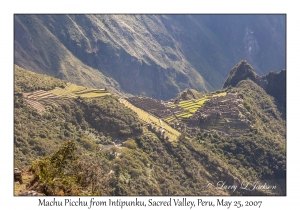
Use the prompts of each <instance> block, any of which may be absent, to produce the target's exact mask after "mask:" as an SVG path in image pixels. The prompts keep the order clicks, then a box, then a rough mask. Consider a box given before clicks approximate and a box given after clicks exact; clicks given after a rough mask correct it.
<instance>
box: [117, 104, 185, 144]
mask: <svg viewBox="0 0 300 210" xmlns="http://www.w3.org/2000/svg"><path fill="white" fill-rule="evenodd" d="M120 102H121V103H123V104H124V105H125V106H126V107H128V108H130V109H131V110H133V111H134V112H136V113H137V115H138V117H139V118H140V119H141V120H142V121H143V122H145V123H147V124H154V125H155V126H156V127H158V128H164V129H165V131H166V132H165V135H166V136H168V137H169V140H170V141H176V140H177V138H178V137H179V136H180V132H178V131H177V130H175V129H174V128H172V127H170V126H169V125H168V124H166V123H164V122H163V121H162V120H160V119H158V118H157V117H155V116H153V115H151V114H149V113H147V112H146V111H144V110H142V109H140V108H137V107H136V106H134V105H132V104H131V103H129V102H128V101H127V100H125V99H120Z"/></svg>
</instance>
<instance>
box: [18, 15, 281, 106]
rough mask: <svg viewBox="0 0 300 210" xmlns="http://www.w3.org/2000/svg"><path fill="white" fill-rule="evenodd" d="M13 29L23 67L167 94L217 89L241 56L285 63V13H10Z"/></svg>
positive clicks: (273, 65) (272, 64)
mask: <svg viewBox="0 0 300 210" xmlns="http://www.w3.org/2000/svg"><path fill="white" fill-rule="evenodd" d="M14 32H15V37H14V45H15V56H14V58H15V59H14V60H15V62H16V64H18V65H19V66H21V67H24V68H27V69H32V70H34V71H36V72H39V73H46V74H48V75H51V76H54V77H59V78H62V79H66V80H67V81H69V82H72V83H75V84H78V85H83V86H86V87H96V88H103V87H105V86H106V87H109V88H110V89H111V90H113V91H115V92H120V91H125V92H127V93H131V94H134V95H146V96H149V97H153V98H160V99H165V100H167V99H171V98H174V97H176V95H178V93H179V92H181V91H183V90H185V89H186V88H192V89H195V90H198V91H202V92H207V91H212V90H216V89H219V88H221V86H222V84H223V81H224V80H225V78H226V76H227V75H228V69H230V67H232V65H233V64H234V63H237V62H238V61H239V60H241V59H247V60H248V61H249V62H251V63H252V65H253V66H254V68H255V69H256V71H257V72H258V73H259V74H260V75H261V74H266V73H267V71H269V70H279V69H282V68H285V16H284V15H15V16H14Z"/></svg>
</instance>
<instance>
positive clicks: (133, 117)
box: [14, 65, 286, 196]
mask: <svg viewBox="0 0 300 210" xmlns="http://www.w3.org/2000/svg"><path fill="white" fill-rule="evenodd" d="M14 76H15V78H14V81H15V84H14V85H15V88H14V89H15V91H14V166H15V168H19V169H20V172H21V174H22V176H23V182H21V183H20V184H18V183H17V182H15V194H16V195H18V194H19V193H20V192H19V189H22V190H23V192H22V194H25V195H26V193H27V191H29V190H35V191H37V192H38V194H39V195H41V194H42V195H51V196H56V195H72V196H78V195H79V196H80V195H88V196H95V195H104V196H114V195H117V196H120V195H126V196H138V195H141V196H148V195H167V196H174V195H181V196H187V195H194V196H195V195H197V196H199V195H211V196H212V195H285V194H286V187H285V183H286V144H285V142H286V127H285V124H286V121H285V120H284V119H282V118H281V117H280V113H279V111H278V109H277V106H276V105H275V103H274V98H273V97H272V96H270V95H268V94H267V93H266V91H265V90H264V89H263V88H261V87H260V86H258V85H257V84H256V83H255V82H253V81H252V80H249V79H246V80H241V81H240V82H239V83H238V84H237V85H236V87H227V88H224V89H221V90H218V91H216V92H210V93H206V94H205V95H202V94H200V93H198V95H197V97H195V98H180V100H179V102H178V103H174V102H172V101H162V100H157V99H153V98H149V97H145V96H135V97H127V98H125V97H120V96H118V95H115V94H114V93H112V92H109V90H106V89H97V88H88V87H84V86H78V85H76V84H72V83H70V82H67V81H64V80H60V79H56V78H53V77H51V76H48V75H45V74H38V73H34V72H32V71H28V70H26V69H23V68H22V67H19V66H17V65H15V69H14ZM186 93H187V96H191V94H196V93H197V92H195V91H193V90H186ZM16 171H17V172H18V173H19V176H20V172H19V171H18V170H16ZM22 171H23V172H22ZM220 181H222V182H223V183H226V184H228V185H232V186H236V190H232V189H229V188H226V189H219V188H218V184H217V183H219V182H220ZM257 184H258V185H259V186H263V185H264V184H265V185H268V186H269V187H270V188H269V189H267V190H266V189H263V188H256V189H254V188H255V186H257ZM245 185H248V188H246V189H242V188H243V186H244V188H245ZM252 189H253V190H252Z"/></svg>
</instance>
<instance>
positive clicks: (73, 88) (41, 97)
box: [23, 83, 110, 114]
mask: <svg viewBox="0 0 300 210" xmlns="http://www.w3.org/2000/svg"><path fill="white" fill-rule="evenodd" d="M106 95H110V93H109V92H108V91H106V90H105V89H92V88H85V87H82V86H78V85H75V84H71V83H68V84H67V86H66V87H65V88H60V87H56V88H55V89H53V90H49V91H44V90H36V91H33V92H28V93H23V97H24V99H25V102H26V103H27V104H28V105H29V106H31V107H32V108H35V109H37V110H38V113H39V114H42V113H43V112H44V111H45V106H47V105H54V106H56V107H57V104H56V103H55V100H58V99H63V98H77V97H82V98H97V97H102V96H106Z"/></svg>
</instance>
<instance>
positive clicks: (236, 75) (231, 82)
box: [223, 60, 258, 88]
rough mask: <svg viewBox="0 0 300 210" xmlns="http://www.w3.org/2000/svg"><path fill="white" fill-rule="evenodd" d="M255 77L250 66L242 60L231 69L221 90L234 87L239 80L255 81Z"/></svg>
mask: <svg viewBox="0 0 300 210" xmlns="http://www.w3.org/2000/svg"><path fill="white" fill-rule="evenodd" d="M257 77H258V75H257V74H256V73H255V71H254V70H253V68H252V66H251V65H250V64H249V63H248V62H247V61H246V60H242V61H240V62H239V63H238V64H236V65H235V66H234V67H233V68H232V69H231V71H230V74H229V76H228V77H227V79H226V81H225V83H224V86H223V88H225V87H229V86H236V85H237V84H238V83H239V82H240V81H241V80H246V79H248V78H249V79H251V80H252V81H256V79H257Z"/></svg>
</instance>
